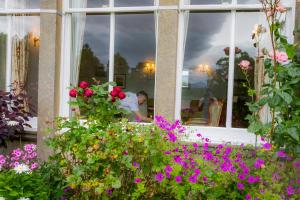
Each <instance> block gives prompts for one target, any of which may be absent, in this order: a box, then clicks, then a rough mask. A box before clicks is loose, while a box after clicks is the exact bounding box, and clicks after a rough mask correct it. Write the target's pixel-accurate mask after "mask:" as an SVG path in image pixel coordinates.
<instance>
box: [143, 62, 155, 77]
mask: <svg viewBox="0 0 300 200" xmlns="http://www.w3.org/2000/svg"><path fill="white" fill-rule="evenodd" d="M144 72H145V73H146V74H153V73H154V72H155V64H154V62H153V61H146V62H145V65H144Z"/></svg>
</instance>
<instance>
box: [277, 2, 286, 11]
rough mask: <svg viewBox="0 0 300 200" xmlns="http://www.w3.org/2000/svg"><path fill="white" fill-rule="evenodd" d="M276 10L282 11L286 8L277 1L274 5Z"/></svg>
mask: <svg viewBox="0 0 300 200" xmlns="http://www.w3.org/2000/svg"><path fill="white" fill-rule="evenodd" d="M276 11H278V12H280V13H284V12H286V11H287V10H286V8H285V7H284V6H283V5H282V4H281V3H278V4H277V6H276Z"/></svg>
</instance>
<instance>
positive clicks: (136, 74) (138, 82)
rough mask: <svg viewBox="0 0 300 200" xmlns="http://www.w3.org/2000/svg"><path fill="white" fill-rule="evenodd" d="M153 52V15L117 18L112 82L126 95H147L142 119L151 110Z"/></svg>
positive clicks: (152, 98)
mask: <svg viewBox="0 0 300 200" xmlns="http://www.w3.org/2000/svg"><path fill="white" fill-rule="evenodd" d="M155 50H156V46H155V23H154V14H153V13H151V14H128V15H127V14H120V15H116V38H115V67H114V79H115V81H116V82H117V84H118V85H119V86H121V87H122V88H123V89H124V91H126V92H133V93H136V92H139V91H142V90H143V91H145V92H146V93H147V94H148V101H147V105H143V106H141V107H140V111H141V113H142V114H144V115H145V116H146V115H148V116H153V110H154V109H153V108H154V83H155V71H156V67H155Z"/></svg>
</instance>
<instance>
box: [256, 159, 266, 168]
mask: <svg viewBox="0 0 300 200" xmlns="http://www.w3.org/2000/svg"><path fill="white" fill-rule="evenodd" d="M264 165H265V161H264V160H262V159H261V158H258V159H257V160H256V161H255V163H254V168H255V169H259V168H262V167H264Z"/></svg>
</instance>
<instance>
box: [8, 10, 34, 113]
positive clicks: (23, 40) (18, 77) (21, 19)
mask: <svg viewBox="0 0 300 200" xmlns="http://www.w3.org/2000/svg"><path fill="white" fill-rule="evenodd" d="M12 29H13V31H12V80H13V82H14V83H18V84H19V86H20V88H21V89H22V88H23V90H24V91H25V92H26V93H27V94H28V96H29V99H28V102H27V103H26V105H25V107H28V108H27V109H29V110H30V111H31V112H32V113H33V115H35V116H36V115H37V104H38V72H39V47H40V17H39V16H13V18H12ZM17 92H18V91H17Z"/></svg>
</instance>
